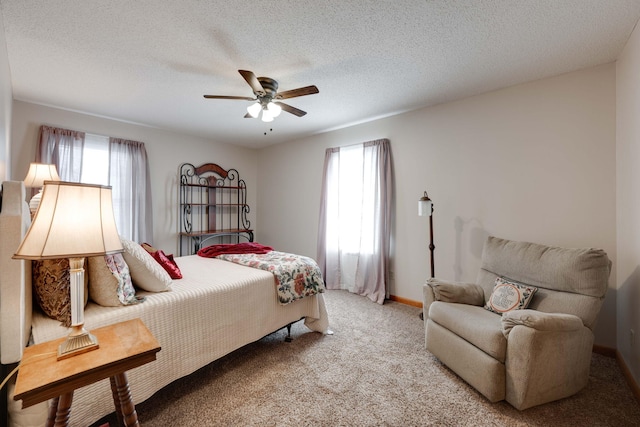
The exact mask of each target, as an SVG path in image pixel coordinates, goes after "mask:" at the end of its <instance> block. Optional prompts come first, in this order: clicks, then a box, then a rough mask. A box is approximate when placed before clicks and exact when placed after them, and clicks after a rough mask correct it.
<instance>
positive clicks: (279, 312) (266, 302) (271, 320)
mask: <svg viewBox="0 0 640 427" xmlns="http://www.w3.org/2000/svg"><path fill="white" fill-rule="evenodd" d="M176 262H177V263H178V266H179V267H180V269H181V271H182V273H183V276H184V277H183V279H181V280H175V281H174V282H173V284H172V290H171V291H169V292H162V293H149V292H139V294H140V295H144V296H146V297H147V299H146V301H145V302H143V303H141V304H137V305H131V306H123V307H102V306H98V305H96V304H93V303H89V305H87V307H86V309H85V327H86V328H87V329H88V330H91V329H94V328H98V327H101V326H106V325H109V324H113V323H117V322H120V321H123V320H128V319H133V318H136V317H139V318H141V319H142V321H143V322H144V323H145V324H146V325H147V327H148V328H149V329H150V330H151V332H152V333H153V334H154V336H155V337H156V339H157V340H158V342H159V343H160V345H161V347H162V350H161V351H160V352H159V353H158V355H157V356H158V359H157V360H156V361H155V362H151V363H149V364H147V365H145V366H141V367H139V368H136V369H134V370H132V371H129V372H128V373H127V375H128V378H129V385H130V388H131V392H132V394H133V398H134V402H135V403H139V402H142V401H144V400H145V399H147V398H149V397H150V396H151V395H152V394H153V393H155V392H156V391H158V390H159V389H161V388H162V387H164V386H165V385H167V384H169V383H171V382H172V381H174V380H176V379H178V378H181V377H183V376H185V375H188V374H190V373H192V372H194V371H196V370H197V369H199V368H201V367H203V366H205V365H207V364H209V363H210V362H211V361H213V360H216V359H218V358H220V357H222V356H224V355H225V354H228V353H230V352H232V351H233V350H236V349H238V348H240V347H242V346H244V345H246V344H248V343H251V342H253V341H256V340H258V339H260V338H262V337H263V336H265V335H267V334H269V333H271V332H274V331H276V330H278V329H280V328H282V327H284V326H286V325H287V324H289V323H291V322H294V321H297V320H299V319H300V318H302V317H306V319H305V325H307V327H309V328H310V329H311V330H313V331H317V332H322V333H325V332H326V331H327V329H328V319H327V311H326V308H325V304H324V299H323V296H322V294H318V295H315V296H311V297H307V298H303V299H301V300H297V301H294V302H293V303H291V304H288V305H281V304H279V303H278V299H277V295H276V287H275V281H274V277H273V275H272V274H271V273H269V272H266V271H262V270H259V269H255V268H250V267H245V266H241V265H238V264H233V263H230V262H227V261H222V260H218V259H212V258H202V257H198V256H197V255H192V256H186V257H179V258H176ZM67 334H68V329H66V328H64V327H62V326H60V324H59V322H57V321H55V320H51V319H49V318H48V317H45V316H44V315H42V314H41V313H34V319H33V338H34V341H35V342H36V343H40V342H44V341H48V340H51V339H54V338H60V337H64V336H66V335H67ZM283 345H286V344H283ZM88 354H90V353H88ZM113 410H114V409H113V399H112V396H111V389H110V386H109V380H108V379H107V380H103V381H101V382H99V383H97V384H93V385H91V386H88V387H85V388H82V389H80V390H77V391H76V393H75V394H74V398H73V405H72V409H71V425H84V426H86V425H87V424H89V423H91V422H94V421H96V420H98V419H100V418H101V417H103V416H104V415H106V414H108V413H111V412H113Z"/></svg>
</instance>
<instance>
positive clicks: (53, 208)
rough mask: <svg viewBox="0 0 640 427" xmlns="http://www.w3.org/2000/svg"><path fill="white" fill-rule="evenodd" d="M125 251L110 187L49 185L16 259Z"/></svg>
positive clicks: (64, 183) (62, 183) (67, 256)
mask: <svg viewBox="0 0 640 427" xmlns="http://www.w3.org/2000/svg"><path fill="white" fill-rule="evenodd" d="M123 250H124V249H123V247H122V244H121V243H120V237H119V235H118V230H117V228H116V222H115V218H114V216H113V203H112V199H111V187H108V186H102V185H91V184H78V183H73V182H62V181H46V182H45V183H44V189H43V194H42V201H41V202H40V207H39V208H38V212H37V213H36V216H35V218H34V220H33V223H32V224H31V227H30V228H29V230H28V231H27V235H26V236H25V238H24V240H23V241H22V244H21V245H20V247H19V248H18V251H17V252H16V253H15V255H14V258H21V259H53V258H74V257H87V256H96V255H104V254H111V253H116V252H122V251H123Z"/></svg>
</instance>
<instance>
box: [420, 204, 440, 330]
mask: <svg viewBox="0 0 640 427" xmlns="http://www.w3.org/2000/svg"><path fill="white" fill-rule="evenodd" d="M418 215H419V216H428V217H429V250H430V251H431V278H432V279H433V278H434V277H435V263H434V258H433V251H434V249H435V248H436V247H435V246H434V244H433V202H432V201H431V199H430V198H429V196H428V195H427V192H426V191H425V192H424V196H422V197H420V200H418ZM420 318H421V319H423V318H424V315H423V314H422V313H420Z"/></svg>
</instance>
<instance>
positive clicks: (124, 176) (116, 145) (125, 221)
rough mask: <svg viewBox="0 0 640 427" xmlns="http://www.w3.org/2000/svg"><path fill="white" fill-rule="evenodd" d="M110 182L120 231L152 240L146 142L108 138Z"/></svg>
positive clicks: (138, 240) (135, 237) (141, 239)
mask: <svg viewBox="0 0 640 427" xmlns="http://www.w3.org/2000/svg"><path fill="white" fill-rule="evenodd" d="M109 185H111V186H112V187H113V198H114V215H115V217H116V223H117V224H118V231H119V232H120V234H121V235H123V236H128V238H129V239H131V240H133V241H135V242H152V241H153V215H152V210H151V180H150V179H149V161H148V159H147V150H146V149H145V148H144V143H142V142H137V141H129V140H125V139H119V138H109Z"/></svg>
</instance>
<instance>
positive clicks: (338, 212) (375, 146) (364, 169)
mask: <svg viewBox="0 0 640 427" xmlns="http://www.w3.org/2000/svg"><path fill="white" fill-rule="evenodd" d="M390 204H391V154H390V149H389V141H388V140H386V139H383V140H377V141H371V142H368V143H364V144H356V145H352V146H348V147H340V148H330V149H328V150H327V151H326V153H325V168H324V182H323V191H322V200H321V207H320V225H319V230H318V264H319V265H320V268H321V270H322V273H323V275H324V279H325V282H326V285H327V288H329V289H347V290H349V291H351V292H354V293H357V294H360V295H366V296H368V297H369V298H370V299H372V300H374V301H376V302H378V303H380V304H382V303H383V302H384V299H385V297H386V296H387V289H386V284H387V276H388V261H389V242H390V228H391V227H390V223H389V221H390V215H391V207H390Z"/></svg>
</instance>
